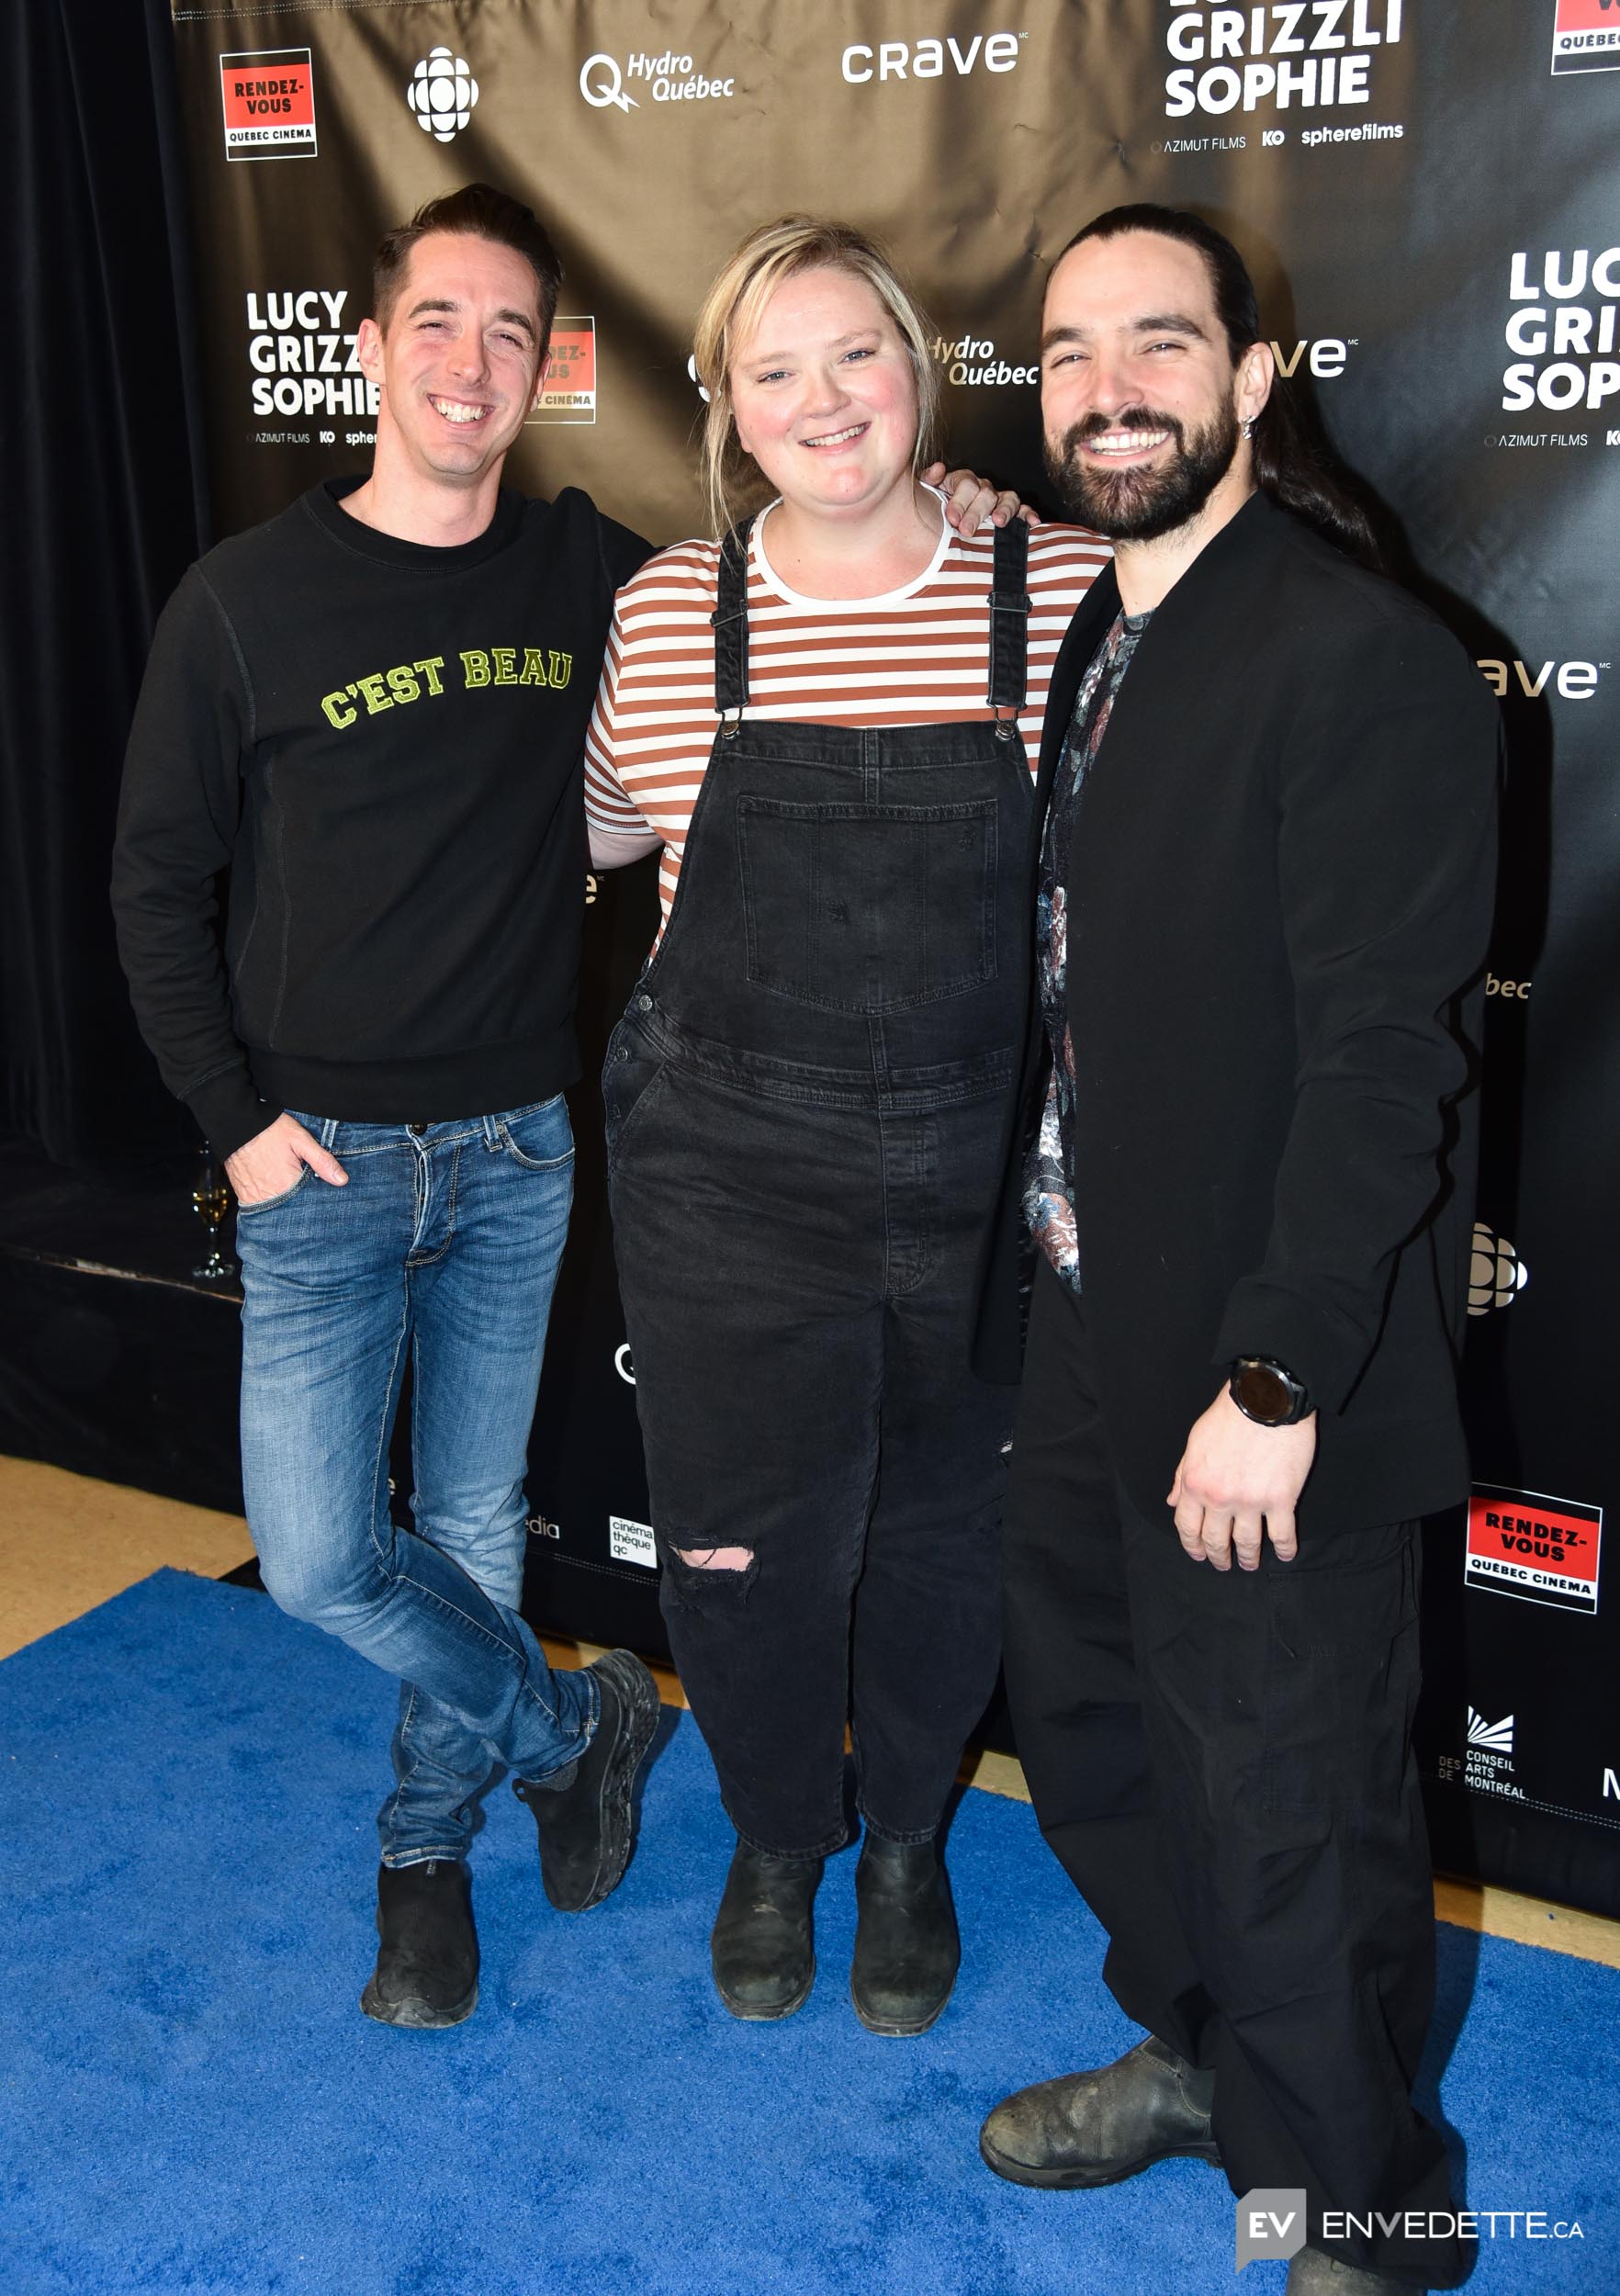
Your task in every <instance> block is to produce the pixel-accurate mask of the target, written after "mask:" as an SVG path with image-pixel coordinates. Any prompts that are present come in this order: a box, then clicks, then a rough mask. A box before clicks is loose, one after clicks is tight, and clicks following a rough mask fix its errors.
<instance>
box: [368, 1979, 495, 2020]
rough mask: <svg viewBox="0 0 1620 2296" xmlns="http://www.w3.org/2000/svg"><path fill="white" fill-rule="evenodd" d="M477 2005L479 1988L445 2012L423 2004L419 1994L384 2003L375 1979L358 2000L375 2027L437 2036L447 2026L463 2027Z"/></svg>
mask: <svg viewBox="0 0 1620 2296" xmlns="http://www.w3.org/2000/svg"><path fill="white" fill-rule="evenodd" d="M360 2006H361V2008H362V2009H364V2010H365V2012H366V2016H367V2017H369V2018H370V2019H371V2020H373V2022H374V2023H376V2024H378V2025H404V2026H408V2027H409V2028H410V2029H411V2031H412V2032H442V2031H443V2030H444V2028H446V2027H447V2026H450V2025H465V2024H466V2022H467V2019H468V2018H469V2017H470V2016H471V2015H472V2013H473V2011H474V2009H477V2007H478V1986H476V1985H475V1986H473V1989H472V1991H471V1992H470V1993H468V1994H467V1995H465V1996H464V1997H463V1998H462V1999H461V2000H459V2001H457V2002H456V2004H455V2006H454V2007H453V2008H451V2009H434V2008H433V2004H432V2003H431V2002H429V2001H424V2000H423V1999H422V1998H421V1996H420V1995H418V1994H412V1995H410V1996H408V1998H406V1999H405V2000H403V2001H385V2000H384V1999H383V1998H382V1995H381V1994H380V1993H379V1992H378V1991H377V1979H376V1978H375V1977H371V1978H369V1979H368V1980H367V1981H366V1990H365V1992H364V1993H363V1994H362V1995H361V1996H360Z"/></svg>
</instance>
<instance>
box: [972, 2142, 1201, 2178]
mask: <svg viewBox="0 0 1620 2296" xmlns="http://www.w3.org/2000/svg"><path fill="white" fill-rule="evenodd" d="M979 2157H980V2159H981V2160H982V2161H983V2162H984V2166H985V2167H986V2168H992V2169H994V2170H995V2172H996V2175H997V2176H998V2177H1005V2178H1007V2182H1008V2184H1022V2185H1029V2186H1032V2187H1033V2188H1034V2189H1036V2190H1038V2191H1041V2192H1088V2191H1092V2190H1094V2189H1096V2188H1097V2186H1099V2185H1107V2184H1124V2183H1126V2182H1128V2180H1129V2179H1130V2178H1132V2177H1140V2176H1141V2175H1142V2171H1143V2170H1144V2169H1146V2168H1154V2167H1157V2166H1158V2164H1159V2162H1160V2161H1162V2160H1201V2161H1204V2162H1205V2163H1207V2164H1208V2166H1209V2167H1211V2168H1219V2167H1221V2155H1220V2153H1219V2152H1218V2150H1217V2149H1216V2147H1215V2146H1214V2145H1213V2144H1171V2145H1167V2146H1166V2147H1165V2149H1164V2151H1163V2152H1162V2153H1145V2154H1144V2155H1142V2159H1141V2160H1136V2161H1132V2162H1131V2166H1130V2167H1129V2168H1110V2169H1108V2171H1107V2173H1106V2174H1100V2175H1099V2173H1098V2172H1097V2170H1096V2169H1094V2168H1032V2167H1029V2165H1028V2163H1026V2162H1024V2161H1021V2160H1009V2159H1008V2158H1007V2155H1006V2154H1005V2153H998V2152H997V2151H996V2148H995V2146H994V2145H993V2144H985V2142H984V2137H983V2135H981V2136H980V2138H979Z"/></svg>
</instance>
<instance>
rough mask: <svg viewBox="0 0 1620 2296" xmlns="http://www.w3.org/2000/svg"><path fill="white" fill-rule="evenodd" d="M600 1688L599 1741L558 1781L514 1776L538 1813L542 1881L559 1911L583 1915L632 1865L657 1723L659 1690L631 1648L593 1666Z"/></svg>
mask: <svg viewBox="0 0 1620 2296" xmlns="http://www.w3.org/2000/svg"><path fill="white" fill-rule="evenodd" d="M591 1673H593V1674H594V1675H595V1677H596V1679H597V1681H598V1683H600V1684H601V1686H602V1713H601V1716H600V1717H599V1718H598V1721H597V1725H596V1735H595V1736H594V1737H593V1738H592V1739H591V1743H590V1745H589V1746H588V1747H587V1748H586V1749H585V1751H584V1752H583V1753H582V1754H581V1755H580V1756H579V1760H578V1761H576V1762H574V1763H573V1764H572V1765H571V1767H570V1769H569V1771H568V1773H567V1775H568V1784H566V1785H564V1784H560V1783H558V1782H557V1780H555V1779H548V1778H540V1779H530V1778H514V1779H513V1780H512V1792H513V1793H514V1794H515V1795H517V1797H518V1799H519V1801H520V1802H526V1803H527V1804H528V1806H529V1808H530V1809H531V1810H532V1811H533V1813H534V1824H535V1827H536V1829H537V1830H538V1832H539V1836H540V1879H541V1881H542V1882H543V1883H544V1884H545V1885H546V1896H547V1897H549V1898H550V1900H551V1902H552V1904H553V1905H554V1906H555V1907H556V1908H557V1911H558V1912H559V1913H583V1912H584V1911H585V1909H586V1908H587V1907H588V1906H598V1905H600V1904H601V1903H602V1899H603V1898H604V1897H606V1896H610V1895H611V1894H612V1892H613V1890H615V1889H617V1887H618V1885H619V1884H620V1883H621V1882H622V1881H623V1880H624V1868H625V1867H626V1866H627V1865H628V1864H629V1863H630V1789H631V1787H632V1785H633V1784H635V1781H636V1772H637V1771H638V1770H639V1769H640V1767H641V1764H642V1761H643V1758H644V1757H645V1755H646V1753H647V1748H648V1747H649V1746H650V1745H651V1744H652V1737H653V1732H654V1730H655V1729H656V1728H658V1684H657V1683H655V1682H654V1680H653V1678H652V1676H651V1674H650V1673H648V1671H647V1668H646V1667H645V1666H643V1664H642V1662H641V1660H639V1659H638V1658H636V1657H635V1656H634V1655H633V1654H632V1653H631V1652H630V1651H628V1650H610V1651H609V1652H608V1653H607V1655H606V1657H605V1658H600V1659H597V1660H594V1661H593V1662H592V1664H591Z"/></svg>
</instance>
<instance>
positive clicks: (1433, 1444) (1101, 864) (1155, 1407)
mask: <svg viewBox="0 0 1620 2296" xmlns="http://www.w3.org/2000/svg"><path fill="white" fill-rule="evenodd" d="M1118 612H1119V591H1118V587H1117V585H1116V583H1115V580H1114V578H1113V575H1112V573H1111V571H1110V573H1108V575H1107V576H1105V577H1104V578H1103V579H1101V580H1098V581H1097V583H1096V584H1095V585H1094V587H1093V589H1092V590H1091V591H1090V592H1089V593H1088V595H1087V597H1086V600H1085V601H1084V602H1083V603H1082V605H1081V606H1080V608H1079V610H1078V612H1077V613H1076V614H1075V617H1074V622H1073V624H1072V625H1070V629H1069V632H1068V636H1067V637H1066V638H1065V640H1064V643H1063V649H1062V652H1061V654H1060V656H1059V658H1058V663H1057V668H1056V672H1055V676H1054V679H1053V683H1052V692H1051V697H1050V699H1049V701H1048V704H1047V711H1046V732H1045V739H1044V742H1043V744H1042V748H1041V771H1040V780H1039V783H1038V788H1037V805H1036V808H1035V816H1036V820H1035V827H1034V829H1033V831H1032V835H1031V840H1030V846H1029V855H1028V862H1029V872H1030V881H1031V887H1033V883H1034V876H1035V871H1036V866H1037V861H1038V855H1039V845H1040V823H1041V820H1042V819H1043V818H1044V815H1045V810H1046V798H1047V793H1048V792H1049V791H1050V789H1051V786H1052V777H1053V774H1054V771H1055V770H1056V765H1057V760H1058V756H1059V752H1060V751H1061V749H1062V747H1063V735H1064V731H1065V729H1066V727H1067V725H1068V720H1069V715H1070V713H1071V711H1072V709H1073V706H1074V694H1075V692H1076V690H1077V688H1078V685H1079V682H1080V680H1081V677H1082V675H1083V674H1084V671H1085V669H1086V663H1087V662H1088V661H1089V660H1090V658H1091V656H1092V654H1093V652H1094V651H1095V650H1096V647H1097V644H1098V643H1099V641H1100V639H1101V638H1102V636H1103V635H1104V633H1105V632H1106V631H1107V629H1108V625H1109V624H1110V623H1111V621H1112V620H1113V618H1114V616H1115V614H1116V613H1118ZM1497 749H1498V721H1497V713H1496V709H1495V705H1494V703H1492V701H1491V697H1490V694H1489V692H1487V690H1486V687H1485V684H1484V681H1482V680H1481V679H1480V677H1479V674H1478V672H1477V671H1476V670H1474V668H1473V666H1472V665H1471V664H1470V663H1469V661H1468V658H1467V657H1466V656H1465V655H1464V653H1463V651H1462V649H1461V648H1460V647H1459V646H1458V645H1457V641H1456V640H1455V639H1454V638H1453V637H1451V636H1449V635H1448V633H1447V632H1446V630H1445V628H1444V627H1443V626H1442V625H1441V624H1440V623H1439V622H1437V621H1436V620H1435V619H1434V616H1433V615H1432V614H1431V613H1428V611H1427V610H1426V609H1425V608H1424V607H1423V606H1421V605H1419V604H1418V603H1417V602H1416V601H1415V600H1414V599H1412V598H1411V597H1409V596H1408V595H1407V594H1406V593H1405V592H1404V591H1401V590H1398V589H1397V588H1395V587H1394V585H1393V584H1391V583H1389V582H1388V581H1386V580H1382V579H1381V578H1380V577H1379V576H1378V575H1375V574H1370V573H1367V572H1366V571H1365V570H1363V569H1362V568H1359V567H1357V566H1356V565H1354V564H1353V563H1352V562H1351V561H1350V560H1349V559H1347V558H1345V557H1343V556H1342V555H1341V554H1340V553H1339V552H1338V551H1337V550H1335V549H1334V548H1333V546H1331V545H1330V544H1328V543H1326V542H1324V541H1322V540H1321V539H1320V538H1319V537H1318V536H1317V535H1315V534H1313V533H1312V532H1311V530H1310V529H1309V528H1307V527H1306V526H1305V525H1303V524H1302V523H1300V522H1299V520H1297V519H1295V518H1294V517H1293V516H1291V515H1290V513H1288V512H1286V511H1284V510H1281V509H1279V508H1278V507H1277V505H1276V504H1274V503H1273V502H1272V501H1271V500H1270V498H1269V497H1267V496H1266V495H1264V494H1257V495H1255V496H1254V497H1253V498H1252V499H1251V500H1250V501H1248V502H1247V503H1246V504H1245V505H1244V507H1243V510H1242V511H1240V512H1238V514H1237V516H1236V517H1235V518H1234V519H1232V521H1231V523H1229V524H1228V525H1226V526H1225V527H1223V528H1222V529H1221V533H1220V534H1219V535H1216V537H1215V538H1214V540H1213V541H1212V542H1211V543H1210V544H1209V546H1208V547H1207V548H1206V549H1205V550H1204V551H1203V552H1202V553H1201V554H1200V555H1199V557H1198V558H1197V559H1196V560H1195V561H1194V563H1193V564H1192V566H1191V567H1190V568H1188V569H1187V572H1186V573H1185V574H1184V575H1183V576H1182V578H1181V580H1179V581H1178V582H1177V583H1176V587H1175V588H1174V589H1173V590H1172V591H1171V592H1170V594H1169V596H1168V597H1167V598H1166V599H1165V600H1164V603H1163V604H1162V605H1161V606H1160V607H1159V608H1158V609H1157V611H1156V612H1155V613H1154V615H1153V620H1152V622H1151V623H1150V624H1149V625H1148V628H1147V630H1146V632H1145V633H1144V635H1143V636H1142V640H1141V642H1140V644H1139V646H1138V647H1137V651H1136V655H1135V658H1134V659H1133V660H1132V662H1131V668H1130V670H1129V671H1128V672H1127V674H1126V677H1125V680H1124V682H1123V684H1122V686H1121V687H1120V690H1119V697H1118V699H1117V701H1116V703H1115V705H1114V710H1113V715H1112V717H1111V718H1110V721H1109V724H1108V733H1107V736H1106V737H1105V739H1104V742H1103V746H1102V748H1101V751H1100V753H1099V755H1098V759H1097V766H1096V769H1095V771H1094V772H1093V774H1092V777H1091V779H1090V781H1089V782H1088V783H1087V785H1086V791H1085V793H1084V795H1083V799H1082V803H1081V806H1080V810H1079V814H1078V816H1077V819H1076V823H1075V828H1074V840H1073V847H1072V853H1071V863H1070V877H1069V884H1068V903H1069V909H1068V916H1069V931H1068V998H1069V1014H1070V1020H1071V1026H1072V1029H1073V1033H1074V1050H1075V1064H1076V1071H1077V1078H1078V1087H1079V1104H1078V1110H1077V1118H1076V1142H1075V1161H1076V1193H1077V1197H1078V1201H1077V1204H1076V1207H1075V1210H1076V1220H1077V1226H1078V1232H1079V1244H1080V1264H1081V1276H1082V1282H1083V1285H1084V1289H1085V1297H1086V1308H1087V1313H1088V1317H1089V1320H1090V1325H1091V1330H1092V1333H1093V1334H1094V1338H1095V1342H1096V1352H1097V1366H1098V1380H1099V1388H1100V1396H1099V1400H1100V1403H1101V1406H1102V1411H1103V1416H1104V1421H1105V1424H1106V1427H1107V1432H1108V1437H1109V1441H1110V1443H1111V1446H1112V1448H1113V1452H1114V1457H1115V1461H1116V1464H1117V1467H1118V1469H1119V1472H1120V1474H1121V1476H1122V1477H1123V1479H1124V1481H1125V1484H1126V1487H1127V1489H1128V1490H1129V1491H1130V1492H1131V1497H1132V1498H1133V1499H1134V1501H1135V1502H1136V1503H1137V1505H1138V1506H1139V1507H1141V1508H1142V1509H1143V1510H1144V1511H1145V1512H1147V1513H1148V1514H1150V1515H1152V1514H1154V1513H1155V1512H1156V1511H1157V1510H1159V1509H1162V1508H1163V1506H1164V1494H1165V1492H1166V1491H1168V1490H1169V1488H1170V1481H1171V1477H1172V1475H1173V1473H1174V1471H1175V1468H1176V1460H1177V1458H1179V1457H1180V1454H1181V1450H1182V1446H1183V1445H1184V1443H1185V1440H1186V1437H1187V1430H1188V1428H1189V1427H1190V1426H1191V1424H1192V1423H1193V1421H1194V1420H1195V1419H1196V1418H1197V1417H1198V1415H1199V1413H1200V1412H1203V1411H1204V1410H1205V1409H1206V1408H1207V1407H1208V1405H1209V1403H1210V1401H1212V1400H1213V1398H1214V1396H1215V1394H1216V1393H1217V1391H1218V1390H1219V1388H1220V1386H1221V1379H1222V1377H1223V1374H1224V1371H1225V1368H1226V1367H1227V1365H1228V1364H1229V1363H1230V1361H1231V1359H1232V1357H1233V1356H1239V1355H1261V1356H1275V1357H1277V1360H1278V1361H1280V1362H1282V1363H1284V1364H1286V1365H1288V1367H1289V1368H1290V1369H1291V1370H1292V1371H1294V1372H1296V1373H1297V1374H1298V1375H1299V1378H1301V1379H1304V1380H1305V1381H1306V1383H1307V1384H1308V1386H1309V1388H1310V1390H1311V1396H1312V1398H1313V1399H1314V1400H1315V1401H1316V1402H1317V1404H1318V1406H1319V1409H1320V1419H1319V1443H1318V1453H1317V1462H1316V1465H1315V1467H1314V1469H1312V1472H1311V1479H1310V1480H1309V1482H1308V1483H1307V1485H1306V1489H1305V1492H1304V1495H1303V1498H1302V1500H1301V1503H1300V1510H1299V1520H1300V1524H1301V1528H1302V1529H1304V1530H1309V1529H1310V1527H1311V1525H1312V1524H1316V1525H1331V1526H1333V1527H1348V1526H1352V1525H1367V1526H1370V1525H1374V1524H1378V1523H1386V1522H1394V1521H1398V1520H1401V1519H1404V1518H1405V1517H1407V1516H1411V1515H1416V1514H1423V1513H1426V1512H1428V1511H1430V1510H1432V1509H1434V1508H1437V1507H1441V1506H1445V1505H1447V1504H1449V1503H1451V1502H1453V1501H1454V1500H1456V1499H1457V1498H1458V1497H1460V1496H1461V1494H1462V1492H1463V1491H1464V1489H1465V1488H1466V1483H1467V1458H1466V1453H1465V1450H1464V1445H1463V1435H1462V1427H1461V1423H1460V1419H1459V1417H1458V1412H1457V1393H1456V1378H1455V1370H1456V1356H1457V1347H1458V1344H1459V1341H1460V1334H1461V1317H1462V1311H1463V1307H1464V1302H1465V1296H1466V1284H1467V1271H1468V1246H1469V1241H1470V1234H1471V1223H1472V1219H1473V1207H1472V1194H1473V1173H1474V1164H1475V1157H1474V1122H1475V1098H1474V1091H1473V1087H1474V1085H1475V1082H1476V1078H1477V1069H1478V1057H1477V1052H1476V1051H1475V1047H1476V1046H1477V1044H1478V1041H1479V1022H1480V1017H1481V1012H1482V998H1483V978H1484V963H1485V955H1486V944H1487V939H1488V935H1489V930H1490V924H1491V902H1492V893H1493V887H1494V883H1495V819H1496V782H1497ZM1045 1050H1046V1048H1045V1044H1044V1031H1043V1030H1041V1026H1040V1021H1039V1016H1038V1013H1037V1011H1036V1007H1035V1003H1034V998H1033V996H1032V995H1031V996H1030V999H1029V1026H1028V1030H1027V1041H1026V1044H1025V1048H1024V1060H1023V1072H1022V1077H1021V1081H1020V1086H1019V1090H1018V1096H1017V1098H1016V1102H1015V1106H1014V1109H1013V1111H1012V1116H1011V1120H1010V1122H1009V1127H1008V1134H1007V1142H1006V1150H1005V1157H1004V1165H1003V1177H1002V1189H1001V1199H1000V1203H999V1206H998V1209H997V1212H996V1220H995V1222H994V1225H993V1229H992V1232H991V1234H990V1237H989V1239H988V1242H987V1246H986V1252H985V1259H984V1283H983V1287H982V1290H981V1296H980V1303H979V1316H978V1328H977V1334H976V1338H975V1346H974V1359H975V1362H976V1364H977V1366H978V1367H979V1369H980V1370H981V1371H982V1372H983V1373H984V1375H985V1376H987V1377H989V1378H993V1379H1012V1378H1016V1377H1017V1374H1018V1356H1019V1349H1020V1344H1021V1333H1020V1325H1021V1314H1020V1300H1019V1286H1018V1265H1019V1260H1020V1228H1021V1218H1020V1212H1019V1200H1018V1199H1019V1196H1020V1192H1021V1186H1022V1171H1023V1163H1024V1156H1025V1151H1026V1145H1027V1142H1028V1140H1029V1135H1030V1131H1031V1128H1032V1125H1033V1122H1034V1120H1035V1117H1036V1115H1037V1113H1038V1110H1039V1107H1040V1101H1041V1095H1042V1093H1043V1091H1044V1088H1045V1075H1046V1064H1045Z"/></svg>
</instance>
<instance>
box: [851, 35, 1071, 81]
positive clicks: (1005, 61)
mask: <svg viewBox="0 0 1620 2296" xmlns="http://www.w3.org/2000/svg"><path fill="white" fill-rule="evenodd" d="M1027 38H1028V34H1027V33H1024V32H991V33H989V34H985V33H984V32H975V33H974V34H973V38H972V39H970V40H969V41H968V42H967V43H966V45H965V46H963V45H962V44H961V43H960V42H959V41H958V40H957V39H955V38H954V36H952V37H951V38H948V39H885V40H880V41H879V43H878V45H877V46H876V47H875V48H865V47H861V46H860V45H857V46H855V47H853V48H846V49H845V51H844V52H843V55H842V57H841V59H840V60H839V70H840V71H841V72H842V73H843V75H844V77H845V79H846V80H848V81H849V84H850V86H851V87H864V86H865V85H866V84H867V82H868V81H869V80H879V81H882V80H945V79H955V80H965V79H967V78H968V77H969V75H970V74H971V73H973V72H975V71H980V70H983V71H985V72H1016V71H1017V70H1018V43H1019V41H1020V40H1022V39H1027Z"/></svg>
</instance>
